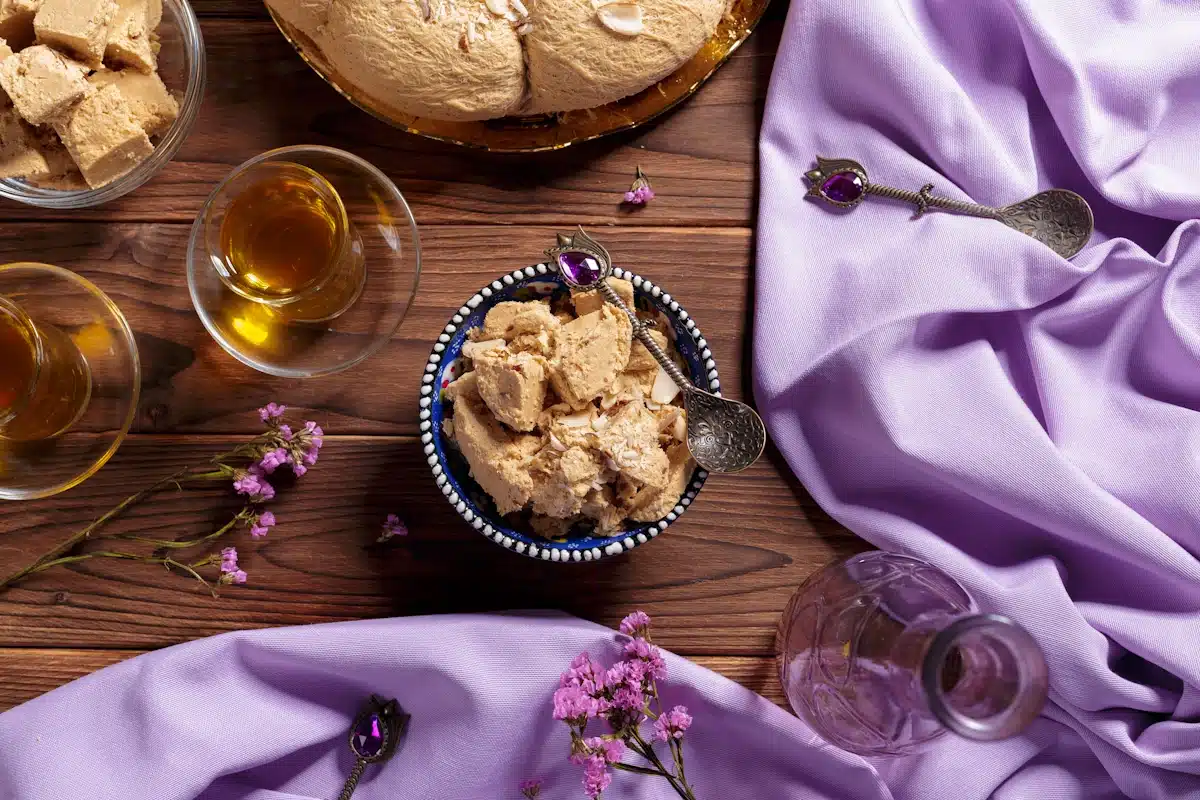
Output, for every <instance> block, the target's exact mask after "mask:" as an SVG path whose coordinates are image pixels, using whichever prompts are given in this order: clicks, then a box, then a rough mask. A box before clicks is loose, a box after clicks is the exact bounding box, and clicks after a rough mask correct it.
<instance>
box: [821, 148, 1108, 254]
mask: <svg viewBox="0 0 1200 800" xmlns="http://www.w3.org/2000/svg"><path fill="white" fill-rule="evenodd" d="M805 177H807V178H808V180H809V182H811V183H812V186H810V187H809V189H808V194H807V195H806V196H807V197H819V198H821V199H822V200H824V201H825V202H827V203H830V204H831V205H835V206H838V207H839V208H854V207H855V206H857V205H858V204H859V203H861V202H862V201H863V200H865V199H866V198H867V195H869V194H873V195H877V196H879V197H890V198H891V199H893V200H901V201H903V202H905V203H912V204H913V205H915V206H916V207H917V216H918V217H920V216H921V215H922V214H924V213H925V212H926V211H928V210H929V209H930V208H942V209H945V210H947V211H954V212H956V213H959V214H969V215H970V216H972V217H983V218H985V219H994V220H996V221H998V222H1003V223H1004V224H1005V225H1007V226H1008V227H1010V228H1012V229H1013V230H1017V231H1020V232H1021V233H1023V234H1025V235H1026V236H1030V237H1032V238H1034V239H1037V240H1038V241H1039V242H1041V243H1042V244H1044V245H1046V246H1047V247H1049V248H1050V249H1051V250H1053V251H1054V252H1056V253H1058V254H1059V255H1060V256H1062V257H1063V258H1071V257H1072V256H1074V255H1075V254H1076V253H1078V252H1079V251H1080V250H1082V249H1083V247H1084V245H1086V244H1087V243H1088V239H1090V238H1091V237H1092V229H1093V227H1094V225H1095V222H1094V220H1093V219H1092V209H1091V207H1090V206H1088V204H1087V201H1086V200H1084V199H1083V198H1082V197H1080V196H1079V195H1077V194H1075V192H1072V191H1069V190H1067V189H1048V190H1047V191H1044V192H1038V193H1037V194H1035V195H1034V196H1033V197H1030V198H1028V199H1027V200H1022V201H1021V202H1019V203H1013V204H1012V205H1011V206H1005V207H1004V208H993V207H992V206H981V205H978V204H976V203H965V202H963V201H961V200H952V199H950V198H949V197H940V196H938V195H935V194H934V193H933V184H932V183H928V184H925V186H923V187H921V191H919V192H910V191H908V190H907V189H896V188H893V187H891V186H881V185H880V184H877V183H871V181H870V180H869V179H868V178H867V171H866V169H865V168H864V167H863V165H862V164H859V163H858V162H857V161H851V160H850V159H848V158H821V157H820V156H817V168H816V169H814V170H811V171H809V172H808V173H807V174H806V175H805Z"/></svg>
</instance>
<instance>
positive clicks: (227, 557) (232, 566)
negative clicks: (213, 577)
mask: <svg viewBox="0 0 1200 800" xmlns="http://www.w3.org/2000/svg"><path fill="white" fill-rule="evenodd" d="M247 577H248V576H247V575H246V573H245V572H243V571H242V570H241V569H239V568H238V552H237V549H236V548H233V547H226V548H225V549H224V550H222V551H221V577H220V578H218V579H217V583H220V584H225V585H228V584H231V583H245V582H246V578H247Z"/></svg>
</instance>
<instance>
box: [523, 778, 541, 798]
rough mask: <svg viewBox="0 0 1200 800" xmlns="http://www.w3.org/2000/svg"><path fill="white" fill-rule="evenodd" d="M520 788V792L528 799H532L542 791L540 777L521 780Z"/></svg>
mask: <svg viewBox="0 0 1200 800" xmlns="http://www.w3.org/2000/svg"><path fill="white" fill-rule="evenodd" d="M520 789H521V794H523V795H525V797H527V798H529V800H534V798H536V797H537V796H538V795H539V794H541V793H542V781H541V779H540V778H538V779H531V780H524V781H521V784H520Z"/></svg>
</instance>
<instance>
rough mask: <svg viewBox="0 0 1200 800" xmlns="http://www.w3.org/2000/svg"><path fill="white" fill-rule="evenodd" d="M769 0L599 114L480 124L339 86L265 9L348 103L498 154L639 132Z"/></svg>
mask: <svg viewBox="0 0 1200 800" xmlns="http://www.w3.org/2000/svg"><path fill="white" fill-rule="evenodd" d="M769 2H770V0H734V2H733V7H732V8H731V9H730V10H729V12H728V13H727V14H726V15H725V17H724V18H723V19H722V20H721V22H720V24H719V25H718V26H717V30H716V32H715V33H714V34H713V35H712V37H711V38H710V39H709V40H708V41H707V42H706V43H705V44H704V46H703V47H701V48H700V50H699V52H697V53H696V55H695V56H693V57H692V58H691V59H690V60H689V61H688V62H687V63H685V64H684V65H683V66H681V67H680V68H679V69H677V70H675V72H673V73H671V74H670V75H668V76H667V77H666V78H663V79H662V80H661V81H659V82H658V83H656V84H654V85H652V86H650V87H648V88H646V89H644V90H642V91H641V92H639V93H638V94H635V95H632V96H630V97H626V98H624V99H622V100H618V101H616V102H613V103H609V104H607V105H604V106H600V107H599V108H588V109H582V110H579V111H565V112H559V113H557V114H541V115H537V116H529V117H505V118H503V119H496V120H486V121H480V122H453V121H446V120H435V119H429V118H427V117H417V116H414V115H412V114H405V113H403V112H402V111H400V110H398V109H396V108H392V107H390V106H389V105H388V104H386V103H383V102H380V101H379V100H376V99H374V98H372V97H369V96H367V95H366V94H364V93H363V92H361V91H359V90H357V89H356V88H355V87H354V86H353V85H351V84H350V82H349V81H347V80H345V79H344V78H343V77H342V76H341V75H340V74H339V73H338V71H337V70H336V69H334V67H333V66H332V65H331V64H330V63H329V61H328V60H327V59H326V58H325V56H324V54H323V53H322V52H321V49H320V48H319V47H318V46H317V45H316V43H314V42H313V40H312V39H311V37H309V36H308V35H306V34H305V33H303V32H302V31H300V30H298V29H297V28H295V27H294V26H292V25H289V24H288V23H287V21H285V20H284V19H283V18H281V17H280V16H279V15H278V14H276V13H275V11H274V10H273V9H271V8H270V6H269V5H268V6H267V10H268V12H270V14H271V18H272V19H273V20H275V24H276V26H277V27H278V28H279V30H280V32H281V33H282V34H283V36H284V38H285V39H287V40H288V42H289V43H290V44H291V45H292V47H294V48H295V49H296V52H297V53H299V54H300V57H301V58H303V59H304V61H305V62H306V63H307V64H308V65H309V66H310V67H312V69H313V71H314V72H316V73H317V74H318V75H320V76H321V77H322V78H323V79H324V80H325V81H326V82H327V83H328V84H329V85H330V86H332V87H333V88H334V89H336V90H337V92H338V93H339V94H341V95H342V96H343V97H345V98H346V99H347V100H349V101H350V102H351V103H353V104H354V105H356V106H358V107H359V108H361V109H362V110H364V111H366V112H367V113H369V114H371V115H372V116H374V117H377V118H378V119H380V120H383V121H384V122H386V123H388V124H389V125H393V126H395V127H397V128H400V129H401V130H404V131H407V132H408V133H413V134H416V135H418V136H424V137H426V138H428V139H436V140H438V141H443V142H450V143H452V144H458V145H463V146H464V147H473V148H479V149H482V150H488V151H491V152H496V153H522V152H523V153H531V152H539V151H545V150H559V149H562V148H564V147H569V146H570V145H573V144H579V143H581V142H587V141H590V140H592V139H597V138H599V137H601V136H607V135H609V134H612V133H618V132H620V131H627V130H631V129H633V128H637V127H639V126H641V125H644V124H646V123H647V122H650V121H651V120H653V119H655V118H656V117H658V116H660V115H662V114H664V113H666V112H667V111H669V110H671V109H672V108H674V107H675V106H676V105H678V104H679V103H681V102H683V101H684V100H686V99H687V98H688V97H690V96H691V95H692V94H694V93H695V92H696V90H697V89H699V88H700V87H701V86H702V85H703V84H704V82H705V81H706V80H708V79H709V78H710V77H711V76H712V74H713V73H714V72H716V71H717V69H718V68H719V67H720V66H721V65H722V64H724V63H725V61H726V60H727V59H728V58H729V57H730V56H731V55H733V53H734V51H736V50H737V49H738V47H740V46H741V45H742V43H743V42H744V41H746V39H747V38H748V37H749V36H750V34H751V33H753V31H754V28H755V26H756V25H757V24H758V22H759V20H761V19H762V17H763V14H764V13H765V12H766V10H767V6H768V4H769Z"/></svg>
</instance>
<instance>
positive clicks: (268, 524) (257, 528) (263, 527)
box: [250, 511, 275, 539]
mask: <svg viewBox="0 0 1200 800" xmlns="http://www.w3.org/2000/svg"><path fill="white" fill-rule="evenodd" d="M273 527H275V515H274V514H272V513H271V512H270V511H264V512H263V513H261V514H259V515H258V516H257V517H254V518H251V520H250V535H251V536H253V537H254V538H255V539H260V538H262V537H263V536H266V535H267V531H268V530H270V529H271V528H273Z"/></svg>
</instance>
